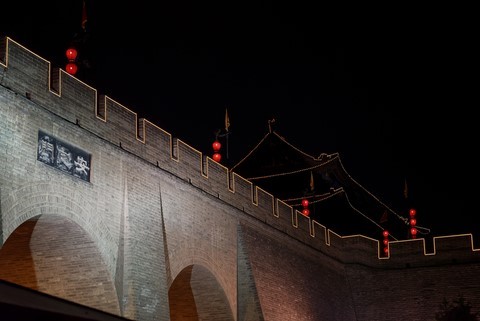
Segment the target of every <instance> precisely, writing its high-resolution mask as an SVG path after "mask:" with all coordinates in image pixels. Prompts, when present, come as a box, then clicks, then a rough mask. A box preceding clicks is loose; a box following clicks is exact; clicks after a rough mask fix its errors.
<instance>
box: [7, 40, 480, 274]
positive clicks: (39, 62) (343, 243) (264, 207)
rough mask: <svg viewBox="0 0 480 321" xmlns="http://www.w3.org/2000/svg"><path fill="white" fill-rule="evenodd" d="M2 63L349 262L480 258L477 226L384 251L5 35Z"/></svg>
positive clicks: (56, 104)
mask: <svg viewBox="0 0 480 321" xmlns="http://www.w3.org/2000/svg"><path fill="white" fill-rule="evenodd" d="M0 66H1V67H2V68H1V70H0V85H1V86H2V87H4V88H6V89H7V90H10V91H11V92H13V93H14V94H15V95H19V96H24V98H25V99H28V100H30V101H31V102H33V103H34V104H35V105H38V106H39V107H41V108H43V109H45V110H47V111H48V112H50V113H52V114H55V115H57V116H58V117H61V118H62V119H64V120H65V121H67V122H70V123H72V124H76V125H77V126H79V127H80V128H81V129H83V130H85V131H87V132H88V133H90V134H93V135H96V136H98V137H100V138H102V139H103V140H104V141H106V142H108V143H110V144H113V145H115V146H118V147H119V148H121V149H123V150H125V151H126V152H128V153H131V154H134V155H136V156H138V157H139V158H141V159H143V160H145V161H146V162H148V163H149V164H151V165H153V166H154V167H157V168H159V169H161V170H164V171H167V172H169V173H172V174H173V175H175V176H177V177H179V178H181V179H182V180H184V181H185V182H188V183H189V184H191V185H193V186H195V187H197V188H199V189H201V190H203V191H204V192H205V193H207V194H209V195H213V196H214V197H217V198H218V199H220V200H222V201H223V202H225V203H227V204H229V205H231V206H232V207H234V208H236V209H238V210H240V211H243V212H244V213H246V214H248V215H249V216H251V217H253V218H256V219H257V220H259V221H261V222H265V223H266V224H268V225H270V226H272V227H274V228H275V229H277V230H280V231H282V232H283V233H286V234H288V235H290V236H291V237H292V238H295V239H297V240H298V241H300V242H302V243H305V244H306V245H308V246H310V247H312V248H314V249H317V250H318V251H321V252H323V253H327V254H328V255H330V256H332V257H336V258H338V259H339V260H341V261H342V262H346V263H360V264H365V265H369V266H381V267H385V268H397V267H405V266H411V267H413V266H429V265H436V264H442V263H445V264H446V263H452V262H471V261H479V260H480V251H479V249H478V248H475V246H474V242H473V237H472V235H471V234H464V235H449V236H441V237H435V238H434V239H433V251H432V252H427V250H426V249H427V247H426V244H425V240H424V239H415V240H405V241H394V242H390V244H389V256H387V257H383V256H382V255H381V253H382V250H381V248H382V244H379V241H378V240H374V239H371V238H368V237H365V236H361V235H351V236H340V235H338V234H336V233H335V232H334V231H331V230H329V229H327V228H326V227H325V226H322V225H321V224H319V223H318V222H316V221H313V220H311V219H310V218H308V217H305V216H303V215H302V214H301V213H300V212H298V211H297V210H295V209H293V208H292V207H291V206H289V205H287V204H285V203H284V202H282V201H280V200H278V199H276V198H275V196H274V195H272V194H270V193H268V191H265V190H262V189H261V188H259V187H257V186H255V185H254V184H253V183H252V182H250V181H248V180H246V179H244V178H243V177H241V176H240V175H238V174H237V173H235V172H230V171H229V169H228V168H227V167H225V166H223V165H222V164H219V163H217V162H215V161H214V160H213V159H211V158H210V157H208V156H206V155H203V154H202V153H201V152H200V151H198V150H197V149H195V148H194V147H192V146H190V145H189V144H188V143H186V142H184V141H182V140H181V139H179V138H175V137H173V136H172V135H171V134H170V133H168V132H167V131H165V130H163V129H162V128H160V127H159V126H157V125H155V124H154V123H152V122H150V121H149V120H147V119H144V118H140V119H139V118H138V115H137V113H135V112H134V111H132V110H131V109H129V108H127V107H126V106H123V105H122V104H121V103H119V102H117V101H115V100H114V99H112V98H110V97H108V96H106V95H102V94H99V93H98V92H97V90H96V89H95V88H92V87H91V86H89V85H88V84H86V83H84V82H82V81H81V80H79V79H77V78H75V77H73V76H71V75H69V74H68V73H66V72H65V71H64V70H62V69H59V68H53V67H52V65H51V63H50V62H49V61H48V60H46V59H44V58H42V57H40V56H39V55H37V54H35V53H34V52H32V51H30V50H29V49H28V48H25V47H24V46H22V45H21V44H19V43H18V42H16V41H14V40H12V39H11V38H8V37H6V38H4V39H2V40H0Z"/></svg>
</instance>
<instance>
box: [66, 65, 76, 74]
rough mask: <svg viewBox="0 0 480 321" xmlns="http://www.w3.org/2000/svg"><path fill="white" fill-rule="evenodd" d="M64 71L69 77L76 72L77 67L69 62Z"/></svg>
mask: <svg viewBox="0 0 480 321" xmlns="http://www.w3.org/2000/svg"><path fill="white" fill-rule="evenodd" d="M65 70H66V71H67V72H68V73H69V74H70V75H75V74H76V73H77V71H78V67H77V65H76V64H75V63H73V62H69V63H68V64H67V66H66V67H65Z"/></svg>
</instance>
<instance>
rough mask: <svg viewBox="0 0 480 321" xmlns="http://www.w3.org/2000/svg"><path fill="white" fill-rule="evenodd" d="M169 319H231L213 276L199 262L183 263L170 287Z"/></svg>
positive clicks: (222, 293)
mask: <svg viewBox="0 0 480 321" xmlns="http://www.w3.org/2000/svg"><path fill="white" fill-rule="evenodd" d="M168 300H169V303H170V320H171V321H197V320H209V321H233V320H234V318H233V314H232V311H231V309H230V305H229V303H228V300H227V296H226V295H225V292H224V291H223V289H222V287H221V286H220V284H219V283H218V282H217V280H216V278H215V276H214V275H213V274H212V273H211V272H210V271H209V270H208V269H207V268H205V267H203V266H201V265H191V266H188V267H186V268H185V269H183V270H182V272H180V274H179V275H178V276H177V277H176V279H175V280H174V281H173V283H172V285H171V287H170V289H169V291H168Z"/></svg>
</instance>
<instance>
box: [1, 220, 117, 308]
mask: <svg viewBox="0 0 480 321" xmlns="http://www.w3.org/2000/svg"><path fill="white" fill-rule="evenodd" d="M0 279H3V280H6V281H9V282H12V283H15V284H18V285H21V286H24V287H27V288H30V289H33V290H36V291H39V292H43V293H47V294H50V295H53V296H56V297H59V298H62V299H65V300H68V301H72V302H76V303H79V304H82V305H85V306H89V307H92V308H96V309H98V310H102V311H105V312H109V313H113V314H117V315H119V314H120V308H119V304H118V298H117V295H116V292H115V288H114V286H113V282H112V279H111V276H110V274H109V271H108V269H107V267H106V265H105V264H104V262H103V260H102V256H101V254H100V252H99V251H98V249H97V247H96V246H95V243H94V242H93V241H92V239H91V238H90V237H89V235H88V234H87V233H86V232H85V231H84V230H83V229H82V228H81V227H80V226H79V225H78V224H76V223H75V222H73V221H71V220H69V219H68V218H66V217H63V216H60V215H40V216H36V217H34V218H32V219H29V220H27V221H25V222H24V223H23V224H21V225H20V226H19V227H17V228H16V229H15V231H13V233H12V234H11V235H10V236H9V238H8V239H7V240H6V242H5V244H4V245H3V247H2V248H1V249H0Z"/></svg>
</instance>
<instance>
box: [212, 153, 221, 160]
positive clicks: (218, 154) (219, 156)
mask: <svg viewBox="0 0 480 321" xmlns="http://www.w3.org/2000/svg"><path fill="white" fill-rule="evenodd" d="M213 160H214V161H216V162H220V161H221V160H222V154H220V153H214V154H213Z"/></svg>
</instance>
